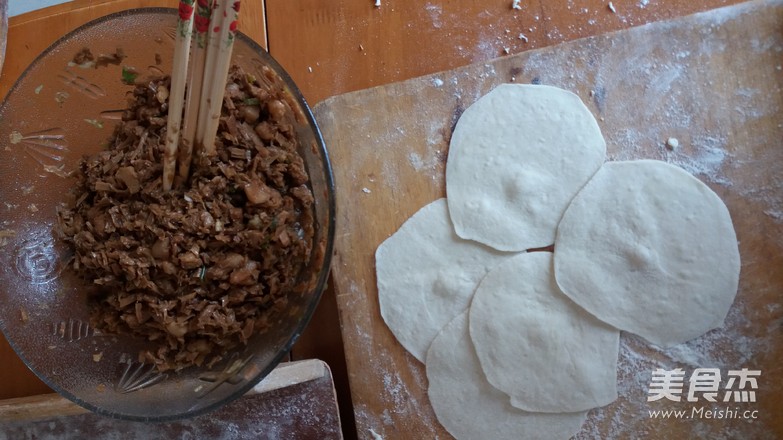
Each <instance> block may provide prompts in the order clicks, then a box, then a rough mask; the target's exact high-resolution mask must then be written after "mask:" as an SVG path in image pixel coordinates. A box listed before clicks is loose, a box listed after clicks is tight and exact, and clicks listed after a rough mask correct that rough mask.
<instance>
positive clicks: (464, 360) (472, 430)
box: [427, 312, 587, 440]
mask: <svg viewBox="0 0 783 440" xmlns="http://www.w3.org/2000/svg"><path fill="white" fill-rule="evenodd" d="M427 380H428V382H429V388H428V390H427V392H428V394H429V398H430V403H431V404H432V407H433V409H434V410H435V415H436V416H437V417H438V421H440V423H441V424H442V425H443V427H444V428H446V430H448V431H449V433H451V435H453V436H454V437H455V438H457V439H460V440H474V439H475V440H488V439H492V440H519V439H538V440H557V439H561V440H565V439H569V438H571V436H573V435H574V434H576V432H577V431H579V429H580V428H581V426H582V423H583V422H584V421H585V417H586V416H587V412H578V413H563V414H546V413H532V412H527V411H522V410H521V409H518V408H514V407H513V406H511V405H510V404H509V401H508V396H507V395H505V394H503V393H502V392H500V391H498V390H497V389H495V388H494V387H493V386H492V385H490V384H489V382H487V379H486V377H485V376H484V372H483V371H481V365H479V360H478V358H477V357H476V352H475V350H474V349H473V344H472V343H471V342H470V335H469V334H468V316H467V312H463V313H462V314H460V315H459V316H457V317H456V318H454V320H453V321H451V322H450V323H449V324H448V325H446V327H444V328H443V330H442V331H441V333H440V334H439V335H438V337H436V338H435V340H434V341H432V345H431V346H430V349H429V351H428V352H427ZM531 380H534V378H531Z"/></svg>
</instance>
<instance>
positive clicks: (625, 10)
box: [0, 0, 737, 438]
mask: <svg viewBox="0 0 783 440" xmlns="http://www.w3.org/2000/svg"><path fill="white" fill-rule="evenodd" d="M736 2H737V1H736V0H693V1H686V0H634V1H628V0H613V2H612V6H613V9H614V11H612V10H610V8H609V6H608V5H609V2H605V1H602V0H584V1H583V2H573V1H571V0H522V1H521V2H520V7H521V9H513V8H512V1H511V0H428V1H421V0H381V2H380V3H381V5H380V6H379V7H376V6H374V3H375V2H374V0H296V1H292V0H269V1H262V0H245V1H244V2H243V5H242V7H243V19H242V22H241V23H240V28H241V30H243V31H244V32H245V33H247V34H248V35H250V36H251V37H252V38H254V39H256V40H257V41H259V42H261V43H262V44H265V45H266V47H268V49H269V51H270V53H271V54H272V55H273V56H274V57H275V58H276V59H277V60H278V61H279V62H280V63H281V64H282V65H283V66H284V67H285V68H286V69H287V70H288V72H289V73H290V74H291V76H292V77H293V79H294V80H295V82H296V83H297V84H298V85H299V87H300V88H301V90H302V92H303V93H304V95H305V97H306V99H307V100H308V101H309V102H310V103H311V104H316V103H318V102H320V101H322V100H324V99H325V98H327V97H330V96H334V95H338V94H342V93H345V92H349V91H353V90H359V89H363V88H367V87H371V86H375V85H381V84H387V83H391V82H395V81H400V80H404V79H408V78H412V77H416V76H420V75H424V74H428V73H433V72H437V71H441V70H446V69H451V68H455V67H458V66H462V65H466V64H469V63H473V62H480V61H487V60H490V59H494V58H497V57H500V56H503V55H506V54H514V53H519V52H522V51H526V50H529V49H533V48H538V47H544V46H550V45H554V44H557V43H560V42H563V41H568V40H573V39H576V38H580V37H585V36H590V35H597V34H602V33H605V32H608V31H613V30H618V29H624V28H628V27H632V26H636V25H640V24H643V23H647V22H651V21H659V20H663V19H667V18H672V17H677V16H682V15H687V14H690V13H692V12H696V11H700V10H706V9H711V8H714V7H718V6H722V5H728V4H731V3H736ZM576 3H579V4H576ZM175 4H176V1H174V0H75V1H73V2H70V3H66V4H63V5H59V6H55V7H51V8H47V9H44V10H39V11H35V12H32V13H28V14H24V15H21V16H17V17H13V18H12V19H11V22H10V30H9V35H8V55H7V59H6V64H5V66H4V67H3V71H2V75H1V76H0V96H3V95H5V93H6V92H7V90H8V88H9V87H10V86H11V85H12V84H13V82H14V80H15V79H16V77H17V76H18V75H19V74H20V73H21V71H22V70H23V69H24V68H25V67H26V66H27V65H28V64H29V63H30V62H31V61H32V60H33V59H34V58H35V56H37V55H38V54H39V53H40V52H41V51H42V50H43V49H45V48H46V47H47V46H48V45H49V44H51V43H52V42H54V41H55V40H56V39H57V38H58V37H60V36H61V35H63V34H64V33H66V32H68V31H70V30H72V29H74V28H75V27H77V26H79V25H81V24H83V23H85V22H87V21H89V20H91V19H93V18H96V17H99V16H102V15H105V14H108V13H110V12H113V11H117V10H123V9H129V8H133V7H143V6H173V5H175ZM340 293H341V292H339V291H338V292H335V290H334V289H330V290H328V291H327V293H326V295H325V296H324V299H323V301H322V302H321V305H320V306H319V309H318V311H317V313H316V316H315V317H314V318H313V321H312V323H311V325H310V327H309V328H308V330H307V331H306V332H305V334H303V335H302V337H301V339H300V341H299V342H298V344H297V345H296V347H295V348H294V351H293V353H292V356H293V357H294V358H295V359H303V358H320V359H324V360H326V361H327V363H328V364H329V365H330V366H331V368H332V369H333V371H334V376H335V382H336V385H337V387H338V397H339V399H340V400H341V402H342V409H343V411H342V417H343V425H344V428H345V429H346V430H347V431H348V433H347V436H346V437H347V438H350V437H351V436H355V435H356V434H355V433H351V432H350V431H351V427H352V426H353V425H352V420H353V419H352V417H353V414H352V412H351V410H350V408H351V405H350V393H349V389H348V381H347V373H346V362H345V357H344V355H343V352H344V350H346V351H349V352H350V350H351V347H343V344H342V341H341V336H340V327H339V317H338V310H337V301H336V295H339V294H340ZM0 363H2V365H3V367H2V368H0V399H5V398H12V397H20V396H27V395H34V394H40V393H44V392H48V391H49V390H48V388H46V386H45V385H44V384H42V383H41V382H40V381H38V379H37V378H36V377H35V376H34V375H33V374H32V373H30V372H29V370H27V368H26V367H25V366H24V365H23V364H22V363H21V361H20V360H19V359H18V358H17V357H16V356H15V354H14V353H13V351H12V350H11V349H10V347H9V346H8V345H7V343H6V342H5V341H4V340H0ZM366 436H367V433H362V434H361V437H366Z"/></svg>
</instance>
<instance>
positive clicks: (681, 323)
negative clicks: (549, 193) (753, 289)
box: [555, 160, 740, 347]
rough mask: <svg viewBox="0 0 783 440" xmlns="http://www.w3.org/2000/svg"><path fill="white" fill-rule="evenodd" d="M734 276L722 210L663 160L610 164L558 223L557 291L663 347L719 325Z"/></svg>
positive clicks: (736, 261)
mask: <svg viewBox="0 0 783 440" xmlns="http://www.w3.org/2000/svg"><path fill="white" fill-rule="evenodd" d="M739 272H740V255H739V249H738V245H737V237H736V234H735V232H734V227H733V225H732V222H731V217H730V216H729V211H728V209H727V208H726V205H725V204H724V203H723V201H721V199H720V198H719V197H718V196H717V195H716V194H715V193H714V192H713V191H712V190H710V189H709V187H707V185H705V184H704V183H702V182H701V181H699V180H698V179H696V178H695V177H693V176H692V175H690V174H689V173H687V172H686V171H684V170H682V169H680V168H678V167H676V166H673V165H669V164H667V163H665V162H660V161H653V160H639V161H628V162H608V163H607V164H606V165H604V166H603V167H602V168H601V169H600V170H599V171H598V173H596V175H595V177H593V179H592V180H590V182H589V183H588V184H587V185H586V186H585V188H584V189H583V190H582V191H581V192H580V193H579V194H578V195H577V196H576V197H575V198H574V200H573V202H572V203H571V205H570V206H569V208H568V210H567V211H566V213H565V215H564V216H563V220H562V222H561V223H560V226H559V227H558V232H557V239H556V242H555V276H556V279H557V282H558V284H559V285H560V288H561V289H562V290H563V292H565V294H566V295H568V296H569V297H570V298H571V299H573V300H574V301H575V302H576V303H577V304H579V305H581V306H582V307H584V308H585V309H586V310H587V311H589V312H590V313H592V314H593V315H595V316H596V317H598V318H599V319H601V320H602V321H604V322H606V323H609V324H611V325H613V326H615V327H617V328H619V329H621V330H626V331H628V332H631V333H635V334H637V335H639V336H641V337H643V338H645V339H647V340H648V341H650V342H652V343H654V344H656V345H659V346H661V347H669V346H672V345H675V344H679V343H682V342H685V341H688V340H690V339H693V338H696V337H698V336H700V335H702V334H704V333H705V332H707V331H709V330H711V329H713V328H717V327H720V326H722V325H723V320H724V319H725V317H726V314H727V313H728V311H729V308H730V307H731V304H732V302H733V301H734V297H735V296H736V294H737V287H738V283H739Z"/></svg>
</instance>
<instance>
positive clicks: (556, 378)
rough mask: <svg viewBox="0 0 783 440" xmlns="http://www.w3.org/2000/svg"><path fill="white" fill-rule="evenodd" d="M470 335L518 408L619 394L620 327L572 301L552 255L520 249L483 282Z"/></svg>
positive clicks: (603, 400)
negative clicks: (555, 270) (562, 289)
mask: <svg viewBox="0 0 783 440" xmlns="http://www.w3.org/2000/svg"><path fill="white" fill-rule="evenodd" d="M469 316H470V320H469V323H470V325H469V327H470V337H471V340H472V341H473V345H474V347H475V349H476V354H478V358H479V362H480V363H481V368H482V370H483V371H484V373H485V374H486V376H487V380H488V381H489V383H491V384H492V385H493V386H494V387H495V388H497V389H499V390H500V391H503V392H504V393H506V394H508V395H509V396H510V397H511V404H512V405H513V406H515V407H517V408H520V409H524V410H527V411H537V412H576V411H584V410H587V409H590V408H595V407H599V406H604V405H607V404H609V403H610V402H612V401H614V400H615V399H616V398H617V356H618V353H619V349H620V332H618V331H617V330H616V329H614V328H612V327H610V326H608V325H606V324H604V323H603V322H601V321H599V320H597V319H596V318H595V317H594V316H592V315H590V314H589V313H587V312H585V311H584V310H583V309H582V308H580V307H579V306H577V305H576V304H574V303H573V301H571V300H569V299H568V298H567V297H566V296H565V295H563V293H562V292H560V289H558V287H557V284H556V283H555V278H554V274H553V271H552V254H551V253H549V252H533V253H525V254H519V255H517V256H515V257H513V258H511V259H509V260H506V261H504V262H502V263H501V264H500V265H499V266H498V267H496V268H494V269H492V270H491V271H490V272H489V273H487V276H486V277H484V279H483V280H481V283H480V284H479V286H478V288H477V289H476V293H475V295H474V296H473V302H472V303H471V305H470V312H469Z"/></svg>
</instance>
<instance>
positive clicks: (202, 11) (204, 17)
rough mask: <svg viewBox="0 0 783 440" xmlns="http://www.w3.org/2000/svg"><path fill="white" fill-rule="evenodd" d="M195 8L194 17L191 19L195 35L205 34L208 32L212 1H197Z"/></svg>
mask: <svg viewBox="0 0 783 440" xmlns="http://www.w3.org/2000/svg"><path fill="white" fill-rule="evenodd" d="M196 6H197V7H196V17H195V18H194V19H193V21H194V23H193V24H194V26H195V27H196V32H197V33H199V34H205V33H207V32H208V31H209V22H210V21H211V18H212V1H211V0H198V3H197V5H196Z"/></svg>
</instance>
